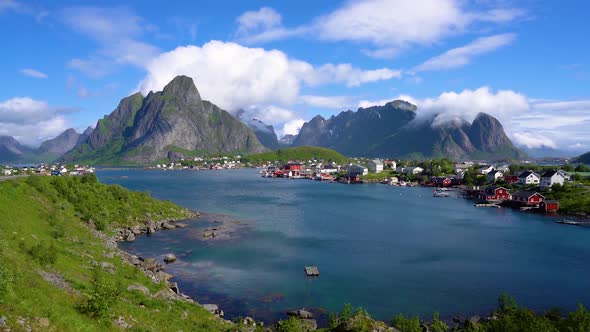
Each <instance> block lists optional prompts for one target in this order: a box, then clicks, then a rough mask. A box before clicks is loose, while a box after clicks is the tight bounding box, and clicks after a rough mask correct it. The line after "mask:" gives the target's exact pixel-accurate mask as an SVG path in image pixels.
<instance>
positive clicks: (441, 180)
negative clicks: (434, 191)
mask: <svg viewBox="0 0 590 332" xmlns="http://www.w3.org/2000/svg"><path fill="white" fill-rule="evenodd" d="M430 183H432V184H433V185H435V186H439V187H448V186H450V185H451V183H452V180H451V179H450V178H448V177H445V176H433V177H431V178H430Z"/></svg>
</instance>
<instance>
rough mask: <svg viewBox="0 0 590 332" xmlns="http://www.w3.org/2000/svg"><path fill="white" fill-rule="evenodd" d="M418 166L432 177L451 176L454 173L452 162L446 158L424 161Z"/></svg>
mask: <svg viewBox="0 0 590 332" xmlns="http://www.w3.org/2000/svg"><path fill="white" fill-rule="evenodd" d="M419 166H420V167H422V168H424V169H425V170H426V171H427V172H429V173H430V174H431V175H434V176H440V175H448V174H453V172H454V171H455V168H454V164H453V161H452V160H450V159H448V158H441V159H430V160H426V161H423V162H421V163H420V164H419Z"/></svg>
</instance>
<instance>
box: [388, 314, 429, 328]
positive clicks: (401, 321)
mask: <svg viewBox="0 0 590 332" xmlns="http://www.w3.org/2000/svg"><path fill="white" fill-rule="evenodd" d="M391 325H393V327H395V328H396V329H398V330H400V331H401V332H422V327H421V326H420V318H419V317H418V316H416V317H408V318H406V317H405V316H404V315H403V314H398V315H396V316H395V317H394V318H393V320H392V321H391Z"/></svg>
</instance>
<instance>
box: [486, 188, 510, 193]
mask: <svg viewBox="0 0 590 332" xmlns="http://www.w3.org/2000/svg"><path fill="white" fill-rule="evenodd" d="M496 189H504V190H506V191H508V189H506V188H504V187H501V186H489V187H486V192H487V193H491V194H494V193H495V192H496Z"/></svg>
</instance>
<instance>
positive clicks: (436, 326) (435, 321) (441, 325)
mask: <svg viewBox="0 0 590 332" xmlns="http://www.w3.org/2000/svg"><path fill="white" fill-rule="evenodd" d="M430 329H431V330H432V332H447V331H448V330H449V327H448V326H447V324H445V322H443V321H441V320H440V315H439V313H438V312H435V313H434V314H433V315H432V323H431V324H430Z"/></svg>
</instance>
